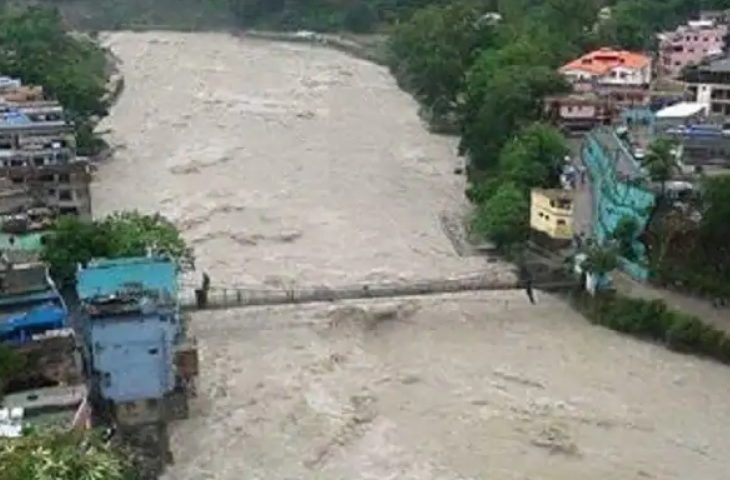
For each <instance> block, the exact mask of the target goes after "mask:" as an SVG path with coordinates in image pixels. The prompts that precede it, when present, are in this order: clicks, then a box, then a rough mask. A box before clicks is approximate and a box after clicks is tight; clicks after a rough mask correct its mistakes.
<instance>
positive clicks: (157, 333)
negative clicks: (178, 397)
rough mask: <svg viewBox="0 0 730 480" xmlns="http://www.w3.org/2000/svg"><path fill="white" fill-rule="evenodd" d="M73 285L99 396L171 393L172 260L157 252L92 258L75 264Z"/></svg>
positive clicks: (118, 398)
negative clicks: (154, 255)
mask: <svg viewBox="0 0 730 480" xmlns="http://www.w3.org/2000/svg"><path fill="white" fill-rule="evenodd" d="M77 291H78V295H79V298H80V300H81V302H82V305H83V309H82V310H83V312H84V314H83V316H84V319H83V320H84V322H83V323H84V330H85V337H86V347H87V356H88V360H89V363H90V368H91V371H92V373H93V375H92V377H93V379H94V380H95V383H96V387H97V388H98V393H99V394H100V396H101V398H103V399H105V400H110V401H113V402H115V403H125V402H134V401H139V400H151V399H162V398H163V397H164V396H165V395H166V394H168V393H170V392H171V391H172V390H173V389H174V388H175V384H176V377H175V369H174V366H173V365H174V354H175V352H174V349H175V344H176V342H177V339H178V337H179V335H180V332H181V326H180V319H179V312H178V305H177V271H176V267H175V264H174V263H173V262H172V261H170V260H168V259H166V258H160V257H137V258H125V259H115V260H96V261H93V262H91V263H89V264H88V265H87V266H86V267H85V268H82V269H80V270H79V272H78V275H77Z"/></svg>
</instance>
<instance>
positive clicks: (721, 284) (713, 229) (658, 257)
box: [650, 176, 730, 298]
mask: <svg viewBox="0 0 730 480" xmlns="http://www.w3.org/2000/svg"><path fill="white" fill-rule="evenodd" d="M699 208H700V210H701V215H702V219H701V221H700V222H699V223H696V222H692V221H690V220H687V219H686V216H684V215H682V214H681V212H670V213H666V214H664V215H662V216H661V219H660V220H661V221H657V222H655V223H654V224H653V225H652V232H651V233H652V235H651V237H650V238H651V242H650V247H651V248H650V253H651V257H652V262H653V265H654V273H655V276H656V279H657V281H659V282H660V283H663V284H667V285H670V286H679V287H682V288H683V289H687V290H691V291H693V292H695V293H698V294H700V295H706V296H710V297H724V298H730V242H728V238H730V176H723V177H710V178H708V179H707V180H706V181H705V185H704V191H703V194H702V200H701V202H700V205H699Z"/></svg>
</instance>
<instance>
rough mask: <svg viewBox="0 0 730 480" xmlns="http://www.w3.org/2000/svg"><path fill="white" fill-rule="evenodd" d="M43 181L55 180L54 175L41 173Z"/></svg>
mask: <svg viewBox="0 0 730 480" xmlns="http://www.w3.org/2000/svg"><path fill="white" fill-rule="evenodd" d="M41 182H53V175H49V174H45V175H41Z"/></svg>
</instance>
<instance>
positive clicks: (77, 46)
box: [0, 6, 108, 154]
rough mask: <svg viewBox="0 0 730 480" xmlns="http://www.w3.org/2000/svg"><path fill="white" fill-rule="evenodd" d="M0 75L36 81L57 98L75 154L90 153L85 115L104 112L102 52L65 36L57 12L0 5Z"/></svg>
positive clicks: (104, 64) (88, 42) (78, 38)
mask: <svg viewBox="0 0 730 480" xmlns="http://www.w3.org/2000/svg"><path fill="white" fill-rule="evenodd" d="M0 73H1V74H2V75H8V76H13V77H19V78H20V79H21V80H22V81H23V83H24V84H26V85H41V86H42V87H43V88H44V90H45V92H46V94H47V95H49V96H50V97H51V98H55V99H57V100H58V101H60V102H61V104H62V105H63V106H64V107H65V109H66V113H67V115H68V117H69V120H71V121H72V122H74V125H75V126H76V133H77V140H78V146H79V150H80V152H81V153H83V154H90V153H94V151H93V149H94V147H95V146H96V145H98V143H97V142H96V140H95V139H94V137H93V135H92V132H91V129H92V127H91V122H90V119H91V118H92V117H94V116H102V115H104V114H106V108H107V106H106V105H105V104H104V101H103V98H104V94H105V91H106V90H105V88H106V80H107V73H108V72H107V60H106V56H105V54H104V51H103V50H102V49H101V48H99V47H98V46H97V45H96V44H95V43H94V42H93V41H91V40H90V39H88V38H87V37H84V36H81V35H73V36H72V35H69V34H68V33H67V32H66V30H65V28H64V24H63V21H62V18H61V16H60V14H59V12H58V10H56V9H54V8H47V7H37V6H31V7H27V8H14V7H7V6H6V7H3V8H2V9H0Z"/></svg>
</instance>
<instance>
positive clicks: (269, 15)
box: [228, 0, 451, 33]
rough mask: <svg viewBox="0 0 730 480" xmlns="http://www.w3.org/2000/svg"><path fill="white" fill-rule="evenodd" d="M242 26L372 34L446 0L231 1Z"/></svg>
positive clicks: (230, 3)
mask: <svg viewBox="0 0 730 480" xmlns="http://www.w3.org/2000/svg"><path fill="white" fill-rule="evenodd" d="M228 1H229V5H230V8H231V10H232V12H233V13H234V14H235V16H236V18H237V19H238V21H239V22H240V24H241V25H243V26H247V27H251V26H259V27H261V26H263V27H269V28H277V29H279V28H283V29H310V30H317V31H332V30H350V31H354V32H358V33H365V32H372V31H373V30H375V29H376V28H377V27H378V26H379V25H383V24H390V23H395V22H397V21H399V20H402V19H405V18H408V17H409V16H410V15H411V14H412V13H413V12H414V11H416V10H417V9H419V8H422V7H426V6H428V5H430V4H448V3H451V2H449V1H447V0H228Z"/></svg>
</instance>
